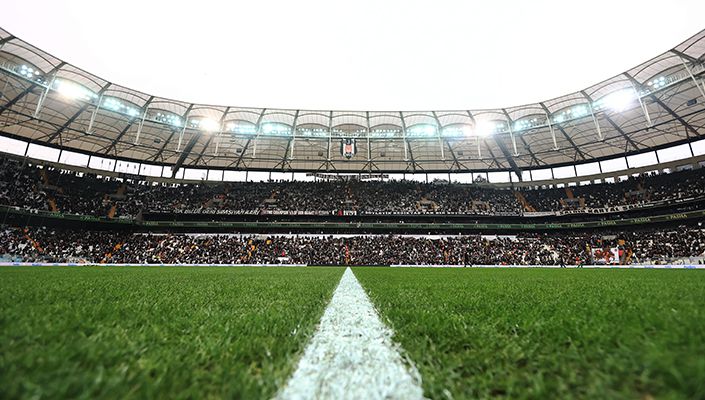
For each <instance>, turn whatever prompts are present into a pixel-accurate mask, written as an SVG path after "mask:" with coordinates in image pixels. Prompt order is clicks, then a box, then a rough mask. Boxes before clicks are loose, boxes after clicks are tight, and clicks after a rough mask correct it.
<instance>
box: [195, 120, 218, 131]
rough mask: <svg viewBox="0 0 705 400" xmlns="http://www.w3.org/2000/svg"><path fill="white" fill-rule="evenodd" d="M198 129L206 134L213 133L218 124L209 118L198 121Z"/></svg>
mask: <svg viewBox="0 0 705 400" xmlns="http://www.w3.org/2000/svg"><path fill="white" fill-rule="evenodd" d="M198 127H199V128H201V129H203V130H204V131H206V132H215V131H217V130H218V128H219V127H220V125H219V124H218V122H216V121H213V120H212V119H210V118H203V119H202V120H200V121H199V124H198Z"/></svg>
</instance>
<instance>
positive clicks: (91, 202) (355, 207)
mask: <svg viewBox="0 0 705 400" xmlns="http://www.w3.org/2000/svg"><path fill="white" fill-rule="evenodd" d="M703 171H705V170H703V169H698V170H692V171H684V172H677V173H673V174H665V175H664V174H662V175H654V176H648V175H647V176H639V177H632V178H630V179H628V180H626V181H622V182H619V183H602V184H592V185H585V186H576V187H570V188H548V189H545V188H543V189H542V188H539V189H536V188H534V189H515V190H516V191H515V190H512V189H508V188H507V189H500V188H494V187H492V186H487V185H478V184H450V183H438V182H434V183H421V182H415V181H389V182H377V181H373V182H362V181H358V180H348V181H325V182H323V181H322V182H245V183H243V182H227V183H223V182H203V183H199V184H178V183H157V182H145V181H135V180H132V179H129V180H128V179H122V178H114V177H106V176H97V175H93V174H88V173H85V174H84V173H80V172H75V171H66V170H59V169H56V168H53V167H38V166H31V165H28V164H22V163H21V162H20V161H17V160H14V159H0V205H9V206H17V207H22V208H26V209H38V210H49V211H58V212H63V213H72V214H83V215H93V216H98V217H109V218H119V217H127V218H139V216H140V215H141V214H142V213H144V212H159V213H184V212H186V213H199V212H203V211H204V210H208V211H216V212H217V211H219V210H225V211H245V212H249V213H260V212H267V211H279V212H283V213H286V212H288V211H299V212H301V211H304V212H305V211H324V212H325V211H327V212H337V211H341V210H342V211H355V212H357V213H358V214H379V213H387V214H416V213H431V212H432V213H439V214H484V215H522V213H523V212H525V211H559V210H565V209H569V210H572V209H578V208H605V207H613V206H617V205H629V204H646V203H649V202H655V201H672V200H682V199H687V198H703V197H705V173H703ZM675 175H677V177H676V176H675ZM521 197H523V198H524V200H525V203H524V202H522V201H521V199H520V198H521Z"/></svg>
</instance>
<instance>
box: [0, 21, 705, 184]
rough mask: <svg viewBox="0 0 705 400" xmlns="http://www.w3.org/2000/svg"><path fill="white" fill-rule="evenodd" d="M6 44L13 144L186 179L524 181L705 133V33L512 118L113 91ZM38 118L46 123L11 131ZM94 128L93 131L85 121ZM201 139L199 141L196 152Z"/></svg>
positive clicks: (1, 59)
mask: <svg viewBox="0 0 705 400" xmlns="http://www.w3.org/2000/svg"><path fill="white" fill-rule="evenodd" d="M0 43H3V44H2V51H0V79H2V81H1V82H0V84H2V86H3V87H5V88H6V89H5V91H4V93H3V95H4V96H5V98H6V99H8V100H7V103H6V104H0V124H4V125H5V128H3V131H2V132H1V133H0V134H2V135H3V136H9V137H12V138H14V139H19V140H24V141H27V142H28V141H31V142H32V143H33V144H34V145H35V146H37V145H47V146H57V145H58V144H57V143H61V145H60V146H61V147H62V149H65V150H68V151H78V152H82V153H84V154H89V155H96V156H100V157H110V158H116V159H118V160H124V161H130V162H138V163H144V162H148V163H154V162H158V163H160V164H162V165H163V166H174V165H176V168H175V169H178V168H181V167H191V168H215V169H223V168H235V169H256V170H261V171H271V170H281V171H302V172H303V171H306V172H310V171H314V170H320V169H326V170H329V169H334V170H335V171H338V172H353V173H362V172H375V171H376V172H411V173H414V172H419V171H422V172H425V173H428V172H451V171H453V172H463V171H465V172H469V171H477V172H491V171H511V172H514V173H515V175H517V176H518V177H520V176H521V175H522V174H521V171H522V170H526V169H531V168H537V167H539V166H541V167H547V166H566V165H574V164H576V163H581V162H591V161H595V160H598V161H599V160H606V159H609V158H614V157H620V156H624V155H625V154H624V153H625V150H626V153H627V155H629V154H634V153H639V152H644V151H653V149H658V148H663V147H666V146H669V145H679V144H682V143H687V142H689V141H691V140H692V139H691V138H692V136H693V134H697V132H698V130H699V129H700V128H703V127H705V112H703V111H705V109H704V108H703V105H704V104H705V101H703V100H702V99H703V98H705V85H703V83H702V76H703V73H705V66H704V65H703V63H701V62H699V61H698V60H701V59H702V57H703V55H705V31H702V32H700V33H698V34H697V35H695V36H693V37H692V38H690V39H688V40H687V41H685V42H684V43H682V44H680V45H678V46H676V47H675V48H674V49H672V50H670V51H668V52H666V53H663V54H661V55H659V56H658V57H655V58H654V59H652V60H649V61H647V62H645V63H642V64H641V65H639V66H637V67H634V68H632V69H630V70H628V71H626V72H624V73H622V74H620V75H617V76H615V77H613V78H610V79H608V80H606V81H604V82H601V83H598V84H595V85H592V86H590V87H588V88H586V89H584V90H581V91H579V92H576V93H571V94H567V95H565V96H561V97H558V98H555V99H549V100H546V101H542V102H538V103H534V104H526V105H522V106H515V107H507V108H500V109H478V110H455V111H453V110H448V111H413V112H412V111H408V112H407V111H335V110H332V111H314V110H288V109H270V108H242V107H225V106H209V105H199V104H190V103H186V102H182V101H178V100H171V99H166V98H161V97H158V96H150V95H146V94H144V93H141V92H139V91H135V90H132V89H129V88H126V87H121V86H119V85H115V84H112V83H109V82H107V81H105V80H103V79H101V78H99V77H96V76H94V75H91V74H90V73H87V72H85V71H81V70H80V69H78V68H76V67H74V66H71V65H68V64H66V63H64V62H62V61H61V60H59V59H57V58H56V57H53V56H51V55H49V54H47V53H45V52H43V51H41V50H39V49H37V48H34V47H32V46H31V45H30V44H28V43H25V42H23V41H21V40H20V39H17V38H15V37H14V36H12V35H10V34H9V33H7V32H5V31H2V30H0ZM29 93H34V94H35V96H27V95H28V94H29ZM19 100H22V101H19ZM45 110H50V111H51V112H45ZM89 114H90V118H89ZM25 115H32V117H33V121H39V122H40V124H39V125H36V124H35V122H31V123H30V122H26V123H22V124H16V123H14V122H11V121H16V120H17V119H18V118H19V119H23V118H20V117H21V116H25ZM88 120H90V123H89V124H88V127H86V126H82V125H81V121H88ZM23 124H32V126H31V127H29V126H26V127H25V126H24V125H23ZM653 127H658V128H659V129H658V130H654V129H651V128H653ZM24 128H27V129H24ZM37 130H38V131H37ZM32 132H34V133H32ZM30 133H31V137H30ZM87 133H88V134H90V140H89V139H88V138H87V135H86V134H87ZM212 137H217V138H218V139H217V140H211V138H212ZM298 138H302V139H305V140H303V141H302V140H297V139H298ZM185 140H186V142H184V141H185ZM346 141H347V142H348V145H350V146H352V147H350V149H352V150H350V151H348V152H347V153H346V152H343V151H342V147H341V143H344V142H346ZM188 142H193V143H192V144H191V145H189V146H182V144H184V143H188ZM339 148H341V150H338V149H339ZM196 152H198V154H196ZM344 153H345V154H344ZM205 155H208V157H205ZM233 158H234V160H233ZM520 179H521V178H520Z"/></svg>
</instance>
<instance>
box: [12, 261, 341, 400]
mask: <svg viewBox="0 0 705 400" xmlns="http://www.w3.org/2000/svg"><path fill="white" fill-rule="evenodd" d="M342 273H343V270H342V269H340V268H337V269H336V268H315V269H312V268H204V267H199V268H154V267H147V268H132V267H130V268H106V267H71V268H58V267H49V268H42V267H28V268H20V267H12V268H1V269H0V309H1V310H2V313H0V398H6V399H7V398H127V397H133V398H135V397H137V398H145V397H146V398H155V397H157V398H267V397H271V396H272V395H274V393H275V391H276V390H277V388H278V387H279V386H281V385H282V384H283V383H284V382H285V381H286V379H287V378H288V376H289V375H290V373H291V372H292V371H293V368H294V366H295V362H296V360H297V359H298V357H299V354H300V352H301V351H302V350H303V348H304V346H305V345H306V343H307V341H308V339H309V337H310V336H311V335H312V333H313V331H314V329H315V326H316V324H317V322H318V320H319V318H320V317H321V315H322V314H323V310H324V308H325V306H326V304H327V303H328V302H329V300H330V297H331V295H332V293H333V290H334V289H335V287H336V285H337V284H338V281H339V280H340V276H341V275H342Z"/></svg>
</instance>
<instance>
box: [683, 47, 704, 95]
mask: <svg viewBox="0 0 705 400" xmlns="http://www.w3.org/2000/svg"><path fill="white" fill-rule="evenodd" d="M678 58H680V60H681V62H682V63H683V67H684V68H685V70H686V71H688V75H689V76H690V79H692V80H693V83H694V84H695V87H696V88H698V91H699V92H700V95H701V96H703V98H705V90H703V88H705V83H703V86H702V87H700V84H699V83H698V80H697V79H695V76H694V75H693V71H692V70H691V69H690V67H689V66H688V63H687V62H685V59H684V58H683V57H682V55H681V54H678Z"/></svg>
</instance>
